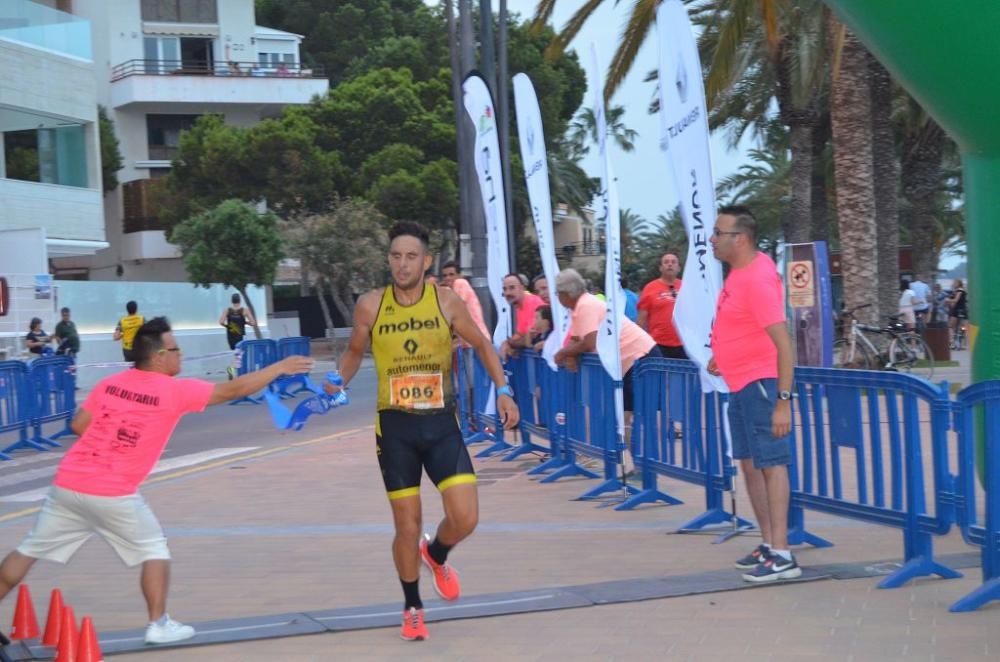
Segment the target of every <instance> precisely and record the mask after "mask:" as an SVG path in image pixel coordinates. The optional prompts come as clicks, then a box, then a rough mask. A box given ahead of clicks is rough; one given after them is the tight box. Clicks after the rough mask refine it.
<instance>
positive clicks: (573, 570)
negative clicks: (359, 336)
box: [0, 414, 1000, 662]
mask: <svg viewBox="0 0 1000 662" xmlns="http://www.w3.org/2000/svg"><path fill="white" fill-rule="evenodd" d="M206 415H210V414H206ZM307 430H308V434H307V435H306V436H305V437H302V436H300V437H296V438H295V440H297V441H304V440H306V439H308V438H309V436H313V437H321V436H323V435H328V434H329V433H330V432H333V431H335V430H334V429H333V428H332V427H330V426H329V425H327V426H325V427H324V425H323V424H316V425H314V426H312V427H310V428H307ZM371 436H372V431H371V429H364V430H361V431H358V432H356V433H353V434H350V435H347V436H345V437H342V438H339V439H333V440H326V441H320V442H317V443H304V444H302V445H299V446H297V447H294V448H293V449H292V450H289V451H287V452H283V453H279V454H275V455H270V456H267V457H264V458H260V459H257V460H252V461H245V462H240V463H234V464H230V465H228V466H226V467H223V468H219V469H215V470H211V471H207V472H203V473H202V472H193V473H191V474H189V475H187V476H185V477H183V478H179V479H175V480H171V481H165V482H162V483H157V484H154V485H150V486H148V487H147V488H146V489H144V493H145V495H146V498H147V499H148V501H149V502H150V503H151V505H152V506H153V508H154V509H155V510H156V512H157V513H158V515H159V516H160V518H161V521H162V522H163V524H164V526H165V527H166V528H167V530H168V535H169V536H170V540H171V549H172V551H173V554H174V557H175V564H174V571H173V575H174V577H173V585H172V594H171V599H170V611H171V613H172V614H173V615H174V616H175V617H177V618H179V619H182V620H184V621H188V622H191V621H201V620H210V619H219V618H229V617H241V616H251V615H261V614H269V613H280V612H288V611H299V610H306V609H329V608H338V607H349V606H356V605H365V604H373V603H384V602H394V601H398V600H400V589H399V585H398V581H397V579H396V577H395V573H394V571H393V569H392V561H391V555H390V542H391V536H392V533H391V527H390V515H389V508H388V505H387V503H386V501H385V498H384V495H383V492H382V488H381V481H380V477H379V473H378V468H377V464H376V462H375V457H374V454H373V453H372V450H371V446H372V440H371ZM533 462H534V460H532V459H528V460H526V461H524V462H515V463H506V464H505V463H501V462H499V461H498V460H489V461H485V462H478V461H477V464H478V467H479V469H480V470H481V471H482V475H483V479H484V480H483V482H484V483H485V484H484V485H483V486H482V489H481V492H480V495H481V511H482V525H481V527H480V530H479V531H477V533H476V534H475V535H474V536H473V538H472V539H470V540H469V541H468V543H466V544H464V545H462V546H461V547H460V548H459V549H458V550H457V552H456V553H455V554H454V556H453V559H454V562H455V564H456V566H457V567H458V568H459V569H460V570H461V571H462V577H463V588H464V591H465V594H466V596H474V595H476V594H482V593H489V592H496V591H511V590H517V589H528V588H533V587H539V586H560V585H572V584H580V583H587V582H595V581H604V580H610V579H629V578H636V577H647V576H654V575H665V574H686V573H692V572H698V571H705V570H714V569H720V568H726V567H730V564H731V562H732V560H733V558H735V557H736V556H739V555H742V554H743V553H744V552H745V551H746V550H747V548H749V547H750V546H752V545H753V544H755V542H756V541H755V539H753V538H750V537H743V538H740V539H738V540H737V541H732V542H729V543H726V544H723V545H712V544H710V543H711V540H712V538H710V537H707V536H701V535H684V536H678V535H665V532H666V531H668V530H670V529H671V528H672V527H674V526H676V525H678V524H680V523H681V522H683V521H685V520H687V519H689V518H690V517H692V516H694V515H696V514H698V513H699V512H700V505H701V491H700V490H699V489H697V488H695V487H694V486H687V485H684V484H682V483H678V482H675V481H669V482H666V481H665V482H663V483H662V486H664V487H666V488H667V489H668V490H669V491H671V493H673V494H675V495H676V496H679V497H680V498H682V499H684V500H685V502H686V503H685V505H682V506H673V507H666V506H653V507H646V508H643V509H640V510H638V511H635V512H631V513H616V512H613V511H612V510H611V509H598V508H595V506H594V504H592V503H585V502H577V501H572V500H571V499H572V498H573V497H575V496H576V495H578V494H580V493H581V492H583V491H584V490H585V489H586V488H587V487H589V486H590V485H592V483H591V482H590V481H583V480H567V481H561V482H559V483H556V484H553V485H538V484H535V481H533V480H531V479H530V478H528V477H527V476H525V475H524V474H523V470H524V469H525V468H527V467H530V466H532V464H533ZM511 465H514V466H513V468H514V469H516V470H517V471H507V469H511ZM424 495H425V498H426V503H425V509H426V524H425V528H426V529H427V530H433V526H434V524H435V523H436V521H437V519H438V518H439V517H440V505H439V500H438V498H437V495H436V493H435V492H434V491H433V488H432V487H429V486H427V485H425V489H424ZM741 509H742V511H741V512H744V513H746V512H748V506H747V505H746V504H745V503H744V504H741ZM807 522H808V523H809V525H810V528H811V530H813V531H814V532H816V533H818V534H819V535H822V536H824V537H827V538H829V539H831V540H833V541H834V542H836V543H837V546H836V547H833V548H831V549H822V550H816V549H810V548H805V549H803V550H801V551H800V552H799V560H800V562H801V563H803V564H804V565H807V564H817V563H829V562H847V561H861V560H873V559H882V558H898V557H899V556H900V554H901V549H902V536H901V534H899V533H898V532H896V531H893V530H889V529H883V528H877V527H873V526H869V525H864V524H859V523H855V522H852V521H850V520H845V519H840V518H834V517H829V516H824V515H820V514H814V513H807ZM29 525H30V519H24V520H17V521H15V522H12V523H10V524H7V525H4V526H2V527H0V543H2V545H0V546H3V547H10V546H12V545H14V544H16V542H17V540H19V539H20V537H21V536H22V535H23V533H24V532H25V531H26V529H27V527H28V526H29ZM936 542H937V550H938V552H940V553H947V552H954V551H967V550H968V549H969V548H968V547H966V546H965V545H964V544H963V543H962V542H961V540H960V539H959V538H958V536H957V535H956V534H952V535H951V536H948V537H947V538H944V539H939V540H937V541H936ZM733 572H734V573H737V572H738V571H736V570H733ZM137 580H138V571H137V570H127V569H124V568H123V567H122V566H121V564H120V563H119V562H118V560H117V558H116V557H115V556H114V554H113V553H112V552H111V551H110V550H109V549H108V548H107V547H106V546H105V545H104V544H103V543H91V544H88V545H86V546H85V547H84V549H83V550H82V551H81V552H80V554H78V556H77V557H76V558H75V559H74V560H73V562H72V563H71V564H70V565H69V566H67V567H60V566H56V565H53V564H46V563H42V564H39V565H38V566H36V569H35V570H34V571H33V573H32V575H31V576H29V584H30V585H31V588H32V591H33V595H34V597H35V603H36V609H37V610H38V611H39V613H40V614H41V615H42V617H44V611H45V602H46V600H47V595H48V591H49V590H50V588H51V587H52V586H54V585H58V586H60V587H61V588H62V589H63V591H64V594H65V595H66V597H67V598H68V600H70V601H71V602H72V604H73V605H74V607H75V609H76V613H77V615H78V616H80V617H82V616H83V615H85V614H89V615H92V616H93V617H94V620H95V623H96V624H97V626H98V628H99V629H100V630H102V631H110V630H120V629H128V628H136V627H139V626H141V625H142V623H143V621H144V609H143V606H142V599H141V596H140V594H139V591H138V586H137V583H138V581H137ZM875 583H876V580H875V579H858V580H849V581H835V580H829V581H821V582H812V583H808V584H802V585H797V586H784V587H771V588H766V589H755V590H749V591H733V592H728V593H714V594H706V595H698V596H688V597H683V598H670V599H662V600H652V601H647V602H636V603H628V604H620V605H610V606H602V607H590V608H585V609H575V610H563V611H553V612H544V613H534V614H526V615H515V616H505V617H496V618H483V619H473V620H463V621H451V622H443V623H434V624H431V639H430V641H427V642H423V643H406V642H402V641H401V640H399V638H398V636H397V633H396V631H395V630H394V629H380V630H370V631H357V632H348V633H338V634H328V635H314V636H306V637H298V638H290V639H281V640H272V641H267V642H253V643H243V644H238V645H224V646H214V647H203V648H191V649H185V650H182V651H177V650H174V651H162V652H155V651H152V652H144V653H141V654H131V655H123V656H118V657H116V658H115V659H121V660H146V661H150V662H152V661H154V660H177V659H192V660H239V661H243V660H288V661H295V660H330V659H366V660H389V659H398V658H399V657H400V656H402V655H406V656H407V657H411V658H416V659H430V658H434V659H447V660H505V659H516V660H522V659H523V660H535V659H537V660H541V659H547V660H548V659H553V658H557V657H561V658H563V659H567V660H617V659H629V660H651V659H678V660H685V659H711V660H717V659H726V657H729V658H732V659H774V660H784V659H788V660H791V659H802V658H807V659H823V660H827V659H829V660H887V659H902V658H908V659H910V658H912V659H926V660H930V659H933V660H951V659H954V660H970V659H996V658H997V656H998V655H1000V628H997V627H996V625H997V623H998V620H997V614H998V613H1000V606H994V607H992V608H987V609H983V610H980V611H979V612H975V613H971V614H961V615H958V614H950V613H948V611H947V607H948V605H950V604H951V603H952V602H953V601H954V600H955V599H957V598H958V597H960V596H962V595H964V594H966V593H967V592H968V591H970V590H972V589H973V588H974V587H975V586H978V584H979V573H978V569H975V570H971V571H969V572H968V573H967V577H966V578H963V579H960V580H952V581H939V580H934V579H927V580H922V581H918V582H915V583H913V584H911V585H909V586H907V587H904V588H902V589H897V590H892V591H883V590H878V589H876V588H875ZM422 584H423V587H422V588H423V593H424V595H425V597H431V596H432V595H433V589H432V588H431V586H430V585H429V581H428V579H427V578H426V576H425V579H424V581H423V582H422ZM12 609H13V600H12V599H9V600H7V601H5V603H4V605H3V607H2V609H0V619H2V621H3V622H4V623H9V622H10V618H11V612H12Z"/></svg>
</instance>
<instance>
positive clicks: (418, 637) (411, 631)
mask: <svg viewBox="0 0 1000 662" xmlns="http://www.w3.org/2000/svg"><path fill="white" fill-rule="evenodd" d="M399 636H400V637H402V638H403V639H405V640H407V641H424V640H425V639H427V637H429V636H430V635H429V634H427V626H426V625H424V610H423V609H417V608H416V607H410V608H409V609H408V610H407V611H404V612H403V628H402V629H401V630H400V631H399Z"/></svg>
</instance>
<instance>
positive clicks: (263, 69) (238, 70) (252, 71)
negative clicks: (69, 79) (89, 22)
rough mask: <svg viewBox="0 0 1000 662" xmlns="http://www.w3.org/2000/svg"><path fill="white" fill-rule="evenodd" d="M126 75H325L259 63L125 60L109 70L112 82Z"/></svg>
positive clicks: (308, 69) (293, 66) (318, 70)
mask: <svg viewBox="0 0 1000 662" xmlns="http://www.w3.org/2000/svg"><path fill="white" fill-rule="evenodd" d="M129 76H225V77H229V78H233V77H235V78H326V75H325V73H324V71H323V67H303V66H302V65H301V64H292V63H273V64H272V63H268V64H262V63H260V62H201V61H194V60H128V61H126V62H122V63H121V64H119V65H116V66H115V67H114V68H113V69H112V70H111V82H112V83H113V82H115V81H116V80H121V79H123V78H128V77H129Z"/></svg>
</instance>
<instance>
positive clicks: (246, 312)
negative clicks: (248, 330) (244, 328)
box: [243, 308, 257, 326]
mask: <svg viewBox="0 0 1000 662" xmlns="http://www.w3.org/2000/svg"><path fill="white" fill-rule="evenodd" d="M243 315H244V316H245V317H246V318H247V324H249V325H250V326H256V325H257V320H255V319H254V318H253V313H251V312H250V309H249V308H247V309H246V310H244V311H243Z"/></svg>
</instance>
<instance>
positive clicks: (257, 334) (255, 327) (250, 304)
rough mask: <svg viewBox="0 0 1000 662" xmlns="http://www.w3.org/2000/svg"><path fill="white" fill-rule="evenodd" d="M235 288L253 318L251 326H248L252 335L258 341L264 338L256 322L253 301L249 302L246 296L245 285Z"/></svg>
mask: <svg viewBox="0 0 1000 662" xmlns="http://www.w3.org/2000/svg"><path fill="white" fill-rule="evenodd" d="M235 287H236V291H237V292H239V293H240V296H241V297H243V301H245V302H246V304H247V308H249V309H250V315H251V317H253V324H251V325H250V326H252V327H253V335H254V337H255V338H256V339H257V340H260V339H261V338H263V337H264V336H262V335H261V333H260V324H259V323H258V322H257V311H256V310H254V307H253V301H251V300H250V297H248V296H247V288H246V286H245V285H236V286H235Z"/></svg>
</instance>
